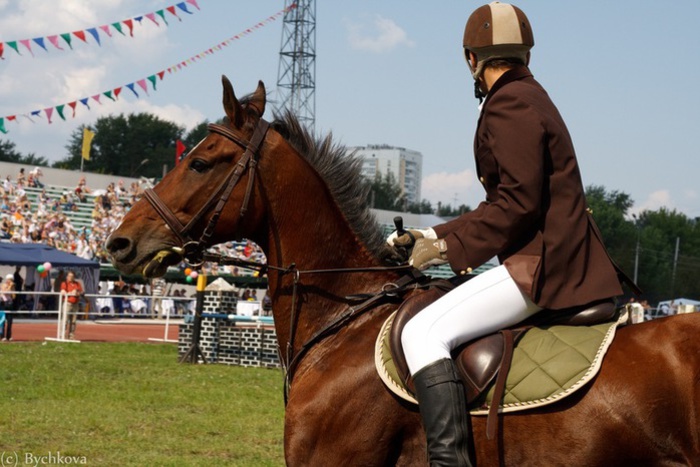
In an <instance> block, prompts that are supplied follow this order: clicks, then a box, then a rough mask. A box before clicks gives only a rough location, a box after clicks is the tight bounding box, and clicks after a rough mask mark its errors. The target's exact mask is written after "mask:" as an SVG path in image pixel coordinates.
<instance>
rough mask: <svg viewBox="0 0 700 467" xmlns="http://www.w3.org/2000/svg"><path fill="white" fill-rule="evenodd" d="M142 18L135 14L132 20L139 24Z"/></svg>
mask: <svg viewBox="0 0 700 467" xmlns="http://www.w3.org/2000/svg"><path fill="white" fill-rule="evenodd" d="M142 19H143V16H136V17H135V18H134V21H138V22H139V24H141V20H142Z"/></svg>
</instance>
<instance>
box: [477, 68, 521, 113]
mask: <svg viewBox="0 0 700 467" xmlns="http://www.w3.org/2000/svg"><path fill="white" fill-rule="evenodd" d="M528 77H532V73H531V72H530V69H529V68H528V67H526V66H525V65H518V66H516V67H515V68H511V69H510V70H508V71H506V72H505V73H503V74H502V75H501V77H500V78H498V80H497V81H496V82H495V83H493V86H491V89H490V90H489V93H488V95H487V96H486V100H485V101H484V106H486V104H488V102H489V100H490V99H491V96H493V95H494V94H496V92H498V90H499V89H501V88H502V87H503V86H505V85H506V84H508V83H512V82H513V81H518V80H520V79H523V78H528Z"/></svg>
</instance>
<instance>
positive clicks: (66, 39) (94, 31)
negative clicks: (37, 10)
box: [0, 0, 200, 60]
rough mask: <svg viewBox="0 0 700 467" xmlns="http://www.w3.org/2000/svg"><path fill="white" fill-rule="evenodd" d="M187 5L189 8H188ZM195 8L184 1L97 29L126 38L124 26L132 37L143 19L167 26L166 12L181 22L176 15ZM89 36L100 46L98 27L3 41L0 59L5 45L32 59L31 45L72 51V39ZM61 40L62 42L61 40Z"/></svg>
mask: <svg viewBox="0 0 700 467" xmlns="http://www.w3.org/2000/svg"><path fill="white" fill-rule="evenodd" d="M188 5H189V6H188ZM192 7H194V8H196V9H197V10H199V9H200V8H199V5H198V4H197V0H185V1H183V2H178V3H176V4H174V5H171V6H168V7H166V8H164V9H162V10H158V11H154V12H150V13H146V14H143V15H140V16H135V17H133V18H129V19H125V20H122V21H117V22H115V23H111V24H103V25H102V26H99V29H100V30H101V31H102V33H103V34H105V35H107V37H110V38H111V37H112V29H114V30H116V31H117V32H118V33H120V34H121V35H122V36H126V33H125V32H124V28H123V27H124V26H126V29H127V32H128V34H129V36H130V37H134V24H135V22H136V23H138V24H141V21H142V20H143V18H144V17H146V18H148V19H150V20H151V21H153V22H154V23H155V24H156V25H157V26H160V23H159V22H158V20H157V19H156V15H158V16H160V18H161V19H162V20H163V22H164V23H165V25H166V26H167V25H168V21H167V20H166V19H165V17H166V14H165V12H166V11H167V12H168V13H170V16H171V17H173V16H174V17H175V18H177V19H178V20H179V21H182V18H180V16H179V15H178V12H181V13H187V14H189V15H191V14H194V9H193V8H192ZM86 33H87V34H90V36H91V37H92V38H93V39H94V40H95V42H96V43H97V45H98V46H100V47H101V46H102V42H101V40H100V33H99V31H98V27H90V28H86V29H80V30H78V31H73V32H64V33H62V34H52V35H50V36H43V37H34V38H32V39H20V40H17V41H5V42H0V59H2V60H4V59H5V57H4V55H3V54H4V52H5V47H4V45H5V44H7V46H8V47H9V48H11V49H13V50H14V51H15V52H16V53H17V54H18V55H22V52H20V48H19V45H18V44H21V45H22V46H23V47H24V49H26V50H27V51H28V52H29V53H30V54H31V56H32V57H34V51H33V50H32V43H33V44H35V45H37V46H39V47H41V48H42V49H44V51H46V52H48V51H49V49H48V48H47V47H46V40H48V41H49V42H50V43H51V45H53V46H54V48H56V49H58V50H66V49H65V48H63V47H62V46H61V45H62V44H63V45H67V46H68V48H69V49H71V50H72V49H73V44H72V42H73V37H76V38H78V39H80V40H81V41H82V42H84V43H86V44H87V43H88V36H87V34H86ZM61 39H62V40H61Z"/></svg>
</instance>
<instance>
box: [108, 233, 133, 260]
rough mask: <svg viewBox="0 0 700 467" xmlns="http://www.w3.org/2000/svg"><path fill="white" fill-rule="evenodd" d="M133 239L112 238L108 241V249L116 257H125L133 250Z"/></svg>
mask: <svg viewBox="0 0 700 467" xmlns="http://www.w3.org/2000/svg"><path fill="white" fill-rule="evenodd" d="M131 247H132V243H131V240H130V239H128V238H126V237H114V238H110V239H109V241H108V242H107V251H109V254H110V255H112V258H114V259H117V260H118V259H123V258H124V257H125V256H126V255H128V254H129V252H130V251H131Z"/></svg>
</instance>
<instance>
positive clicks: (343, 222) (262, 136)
mask: <svg viewBox="0 0 700 467" xmlns="http://www.w3.org/2000/svg"><path fill="white" fill-rule="evenodd" d="M222 82H223V106H224V111H225V114H226V117H225V119H224V124H223V125H210V128H209V129H210V133H209V134H208V135H207V136H206V137H205V138H204V139H203V140H202V141H201V142H200V143H199V144H198V145H197V146H196V147H195V148H194V149H193V150H192V151H191V152H190V153H189V155H188V156H187V158H186V159H185V161H184V162H183V163H180V164H179V165H177V166H176V167H175V168H174V169H173V170H171V171H170V172H169V173H168V174H167V175H166V176H165V177H164V178H163V179H162V181H161V182H160V183H158V185H157V186H155V187H154V189H153V190H152V191H151V192H150V193H149V192H148V191H147V193H146V194H145V196H144V198H146V199H144V198H142V199H141V200H139V201H138V202H137V203H135V204H134V205H133V207H132V208H131V210H130V211H129V212H128V214H127V215H126V216H125V217H124V219H123V221H122V223H121V225H120V226H119V227H118V228H117V229H116V230H115V231H114V232H113V233H112V234H111V236H110V238H109V239H108V242H107V245H106V246H107V249H108V251H109V252H110V254H111V257H112V261H113V264H114V266H115V267H116V268H117V269H119V270H120V271H122V272H123V273H125V274H131V273H135V272H140V273H142V274H143V275H144V276H146V277H153V276H158V275H162V274H163V273H164V272H165V270H166V269H167V267H168V266H169V265H172V264H175V263H178V262H179V261H181V260H182V259H183V257H184V258H186V259H188V260H189V261H190V262H192V263H195V264H197V263H199V262H201V261H202V259H203V253H202V250H203V249H204V248H207V247H208V246H210V245H214V244H217V243H222V242H226V241H231V240H233V239H240V238H247V239H250V240H252V241H254V242H256V243H257V244H258V245H259V246H260V247H261V248H262V249H263V251H264V252H265V255H266V257H267V265H268V268H269V269H268V270H267V274H268V286H269V292H270V297H271V300H272V310H273V315H274V323H275V327H276V330H277V336H278V344H279V349H280V356H281V358H282V361H283V363H284V366H285V368H286V371H287V374H288V383H289V385H288V393H287V394H286V396H287V397H286V408H285V423H284V452H285V460H286V463H287V464H288V465H293V466H298V465H319V466H320V465H362V466H384V465H397V466H409V465H410V466H415V465H427V464H428V460H427V448H426V439H425V434H424V431H423V429H422V427H421V421H420V417H419V413H418V410H417V407H416V406H415V405H413V404H410V403H408V402H406V401H403V400H402V399H400V398H398V397H396V396H395V395H394V394H393V393H392V392H390V391H389V390H388V389H387V388H386V387H385V386H384V384H383V383H382V381H381V380H380V378H379V376H378V375H377V371H376V370H375V363H374V344H375V339H376V337H377V333H378V332H379V329H380V326H381V325H382V323H383V322H384V321H385V319H386V318H387V316H388V315H389V314H390V313H391V312H392V311H394V310H395V309H396V307H397V303H396V301H391V300H379V301H377V302H376V303H375V304H374V305H373V306H369V307H367V309H365V310H364V311H363V312H362V313H359V312H358V313H355V314H353V313H352V311H354V310H355V308H353V307H354V304H356V300H357V298H356V296H357V295H365V296H377V295H378V294H380V293H381V292H382V291H385V290H386V289H387V287H388V286H389V285H391V284H396V283H397V281H399V280H400V279H401V277H402V276H403V275H405V271H402V270H400V269H397V268H396V267H391V266H392V265H395V264H396V263H395V259H396V258H395V257H393V255H392V253H391V249H390V248H389V247H387V246H386V244H385V239H384V236H383V233H382V230H381V228H380V227H379V225H378V223H377V221H376V219H375V218H374V216H373V215H372V214H371V211H370V210H369V208H368V206H367V202H366V200H367V188H366V183H363V181H362V178H361V174H360V162H359V161H358V160H356V159H355V158H353V157H351V155H348V154H347V153H348V150H347V149H346V148H344V147H343V146H342V145H339V144H336V143H335V142H334V141H333V139H332V135H330V134H328V135H326V136H324V137H317V136H316V135H314V134H313V133H312V132H310V131H308V130H307V129H305V128H304V127H303V126H302V125H301V124H300V123H299V121H298V120H297V119H296V118H295V117H294V115H292V114H291V113H289V112H286V113H283V114H281V115H275V116H274V119H273V121H272V122H271V123H269V124H268V123H267V121H265V120H264V119H263V118H262V116H263V113H264V111H265V106H266V91H265V87H264V84H263V83H262V82H259V83H258V87H257V89H256V90H255V92H253V93H252V94H250V95H248V96H246V97H245V98H242V99H240V100H239V99H238V98H237V97H236V96H235V94H234V91H233V87H232V85H231V83H230V82H229V80H228V79H227V78H226V77H225V76H224V77H222ZM198 238H199V239H198ZM353 297H355V298H353ZM346 318H347V319H346ZM699 335H700V314H687V315H678V316H673V317H668V318H663V319H657V320H654V321H651V322H646V323H642V324H635V325H630V326H627V327H623V328H621V329H620V330H619V331H618V333H617V336H616V339H615V341H614V342H613V344H612V345H611V346H610V348H609V350H608V353H607V355H606V357H605V360H604V362H603V365H602V368H601V369H600V372H599V374H598V375H597V376H596V377H595V378H594V380H593V381H591V382H589V383H588V384H587V385H586V386H585V387H584V388H583V389H580V390H579V391H578V392H576V393H574V394H573V395H571V396H569V397H567V398H565V399H563V400H561V401H559V402H557V403H554V404H551V405H548V406H544V407H539V408H536V409H532V410H529V411H524V412H518V413H513V414H500V415H499V418H500V419H499V423H500V425H499V431H498V433H497V436H496V438H495V439H492V440H488V439H487V437H486V427H485V425H486V420H485V417H479V416H475V417H472V418H471V420H470V423H471V425H472V426H471V428H472V432H473V442H472V443H470V444H473V446H471V449H472V455H473V458H474V460H475V461H476V463H477V464H478V465H517V466H525V465H537V466H541V465H567V466H570V465H580V466H583V465H585V466H611V465H658V466H671V465H679V466H680V465H700V339H698V336H699Z"/></svg>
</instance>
